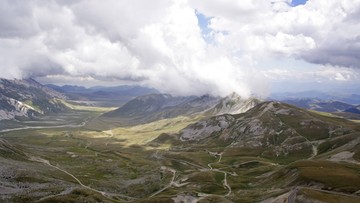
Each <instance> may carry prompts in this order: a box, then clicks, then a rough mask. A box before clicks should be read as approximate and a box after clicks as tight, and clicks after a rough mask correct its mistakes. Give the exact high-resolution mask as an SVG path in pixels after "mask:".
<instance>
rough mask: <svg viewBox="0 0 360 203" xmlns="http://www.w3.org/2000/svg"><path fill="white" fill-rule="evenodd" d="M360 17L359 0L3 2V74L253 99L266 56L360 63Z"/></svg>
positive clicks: (262, 84) (260, 87)
mask: <svg viewBox="0 0 360 203" xmlns="http://www.w3.org/2000/svg"><path fill="white" fill-rule="evenodd" d="M199 13H201V14H202V15H204V16H206V17H207V18H206V19H209V22H208V25H207V26H208V27H207V29H209V33H208V35H209V36H207V37H206V40H205V39H204V36H202V29H204V28H202V27H201V25H200V26H199V22H198V18H197V15H196V14H199ZM359 15H360V1H359V0H339V1H331V2H328V1H325V0H316V1H312V0H310V1H308V2H307V3H306V4H305V5H301V6H297V7H291V1H289V0H271V1H269V0H257V1H253V0H243V1H232V0H211V1H206V2H204V1H200V0H191V1H188V0H171V1H169V0H152V1H142V0H133V1H125V0H104V1H96V0H77V1H69V0H54V1H40V0H28V1H26V2H23V1H17V0H1V1H0V62H1V66H2V67H1V70H4V71H1V73H0V76H1V77H7V78H12V77H43V78H47V81H50V80H51V79H54V80H55V79H56V80H61V78H64V80H69V78H71V77H73V78H87V79H86V80H87V81H88V80H94V81H95V80H112V81H122V82H123V81H129V82H131V83H134V82H135V83H137V84H142V85H147V86H151V87H154V88H157V89H159V90H160V91H163V92H169V93H173V94H179V95H189V94H206V93H209V94H215V95H226V94H229V93H231V92H232V91H236V92H238V93H239V94H241V95H242V96H245V97H246V96H249V95H251V94H252V93H261V94H263V93H266V91H267V89H266V87H267V85H266V78H269V77H266V76H268V75H269V74H270V72H269V73H268V75H266V74H264V72H260V71H259V70H258V65H257V64H259V63H261V61H262V60H263V59H264V58H268V57H273V58H279V59H281V58H297V59H303V60H305V61H308V62H309V63H317V64H324V65H327V66H330V67H334V70H337V69H338V68H337V67H350V68H359V67H360V61H359V60H360V56H359V53H360V50H359V49H360V46H359V43H360V42H359V35H358V33H360V30H359V29H360V26H359V23H360V22H359V20H358V19H359V18H358V17H359ZM290 68H291V67H290ZM349 70H355V69H349ZM263 75H265V76H263ZM336 78H337V80H339V81H341V80H347V76H346V75H338V76H337V77H335V80H336Z"/></svg>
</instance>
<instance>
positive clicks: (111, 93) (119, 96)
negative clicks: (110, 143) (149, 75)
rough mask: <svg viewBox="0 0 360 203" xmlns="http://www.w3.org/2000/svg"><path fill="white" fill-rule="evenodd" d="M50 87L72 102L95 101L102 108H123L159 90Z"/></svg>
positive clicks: (132, 87)
mask: <svg viewBox="0 0 360 203" xmlns="http://www.w3.org/2000/svg"><path fill="white" fill-rule="evenodd" d="M47 86H48V87H50V88H52V89H54V90H56V91H59V92H62V93H64V94H66V95H67V96H68V97H69V98H70V99H71V100H80V101H94V102H96V104H97V105H100V106H121V105H123V104H124V103H126V102H128V101H130V100H131V99H133V98H134V97H137V96H141V95H147V94H153V93H158V91H157V90H155V89H152V88H147V87H141V86H129V85H123V86H116V87H103V86H96V87H90V88H86V87H82V86H76V85H64V86H57V85H53V84H48V85H47Z"/></svg>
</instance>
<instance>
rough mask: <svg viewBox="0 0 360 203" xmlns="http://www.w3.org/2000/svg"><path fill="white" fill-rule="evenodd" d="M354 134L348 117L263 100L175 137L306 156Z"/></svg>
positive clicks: (266, 153) (275, 154) (355, 130)
mask: <svg viewBox="0 0 360 203" xmlns="http://www.w3.org/2000/svg"><path fill="white" fill-rule="evenodd" d="M355 134H356V135H358V136H360V134H359V126H357V125H356V124H355V123H352V122H351V121H348V120H345V119H342V118H339V117H326V116H322V115H320V114H317V113H314V112H310V111H307V110H304V109H300V108H297V107H295V106H291V105H288V104H285V103H280V102H264V103H260V104H259V105H257V106H255V107H254V108H252V109H250V110H249V111H247V112H246V113H243V114H238V115H230V114H225V115H219V116H215V117H212V118H210V119H206V120H203V121H199V122H197V123H194V124H191V125H189V126H188V127H187V128H185V129H183V130H182V131H180V134H179V135H178V139H179V140H180V141H182V142H188V143H197V144H201V143H207V144H210V145H211V144H219V143H222V144H223V145H226V146H227V147H230V148H248V149H253V150H259V151H261V153H260V154H259V155H264V156H269V157H272V156H273V157H278V156H283V157H286V156H288V155H289V154H290V155H291V154H292V155H294V156H300V157H303V158H306V157H307V158H308V157H311V156H315V155H317V153H318V151H319V150H321V148H322V147H324V146H323V145H324V143H327V142H333V141H334V140H337V139H338V138H339V137H343V138H344V137H347V136H349V137H353V135H355ZM349 139H350V138H349ZM359 139H360V138H359ZM334 142H335V141H334ZM359 143H360V142H359ZM342 144H345V143H342ZM337 145H338V146H340V145H341V143H340V142H339V143H338V144H337ZM319 148H320V149H319ZM359 155H360V154H359ZM298 158H299V157H298Z"/></svg>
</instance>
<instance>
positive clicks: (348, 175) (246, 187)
mask: <svg viewBox="0 0 360 203" xmlns="http://www.w3.org/2000/svg"><path fill="white" fill-rule="evenodd" d="M99 113H101V111H97V112H96V111H89V110H87V111H85V110H74V111H73V112H71V113H68V114H64V115H54V116H53V117H48V118H44V120H42V121H39V122H38V123H36V122H32V123H31V122H28V123H22V124H21V125H18V126H15V127H14V128H13V129H2V130H1V131H0V152H1V156H0V200H1V202H39V203H40V202H175V203H178V202H179V203H180V202H249V203H250V202H263V203H267V202H289V203H291V202H315V201H319V202H349V203H351V202H354V203H355V202H360V196H359V195H360V163H359V162H358V160H356V159H353V158H352V156H350V155H353V152H350V151H346V150H341V149H338V153H337V154H334V153H328V154H326V153H323V152H322V151H321V150H320V151H319V149H318V145H319V143H316V142H311V143H312V151H311V152H310V154H306V155H304V157H298V158H296V157H295V158H287V157H269V156H262V155H261V151H259V150H260V149H250V148H233V147H232V146H230V145H225V144H224V145H221V143H220V144H218V145H213V144H209V143H196V144H184V143H181V142H180V143H176V144H175V143H174V142H154V140H155V139H156V138H157V139H159V138H160V137H158V136H159V135H160V134H164V133H175V132H178V131H179V130H180V129H182V128H184V127H186V126H187V125H188V124H190V123H193V122H195V121H197V120H199V119H201V117H177V118H174V119H167V120H160V121H155V122H152V123H149V124H144V125H139V126H134V127H127V128H115V129H111V130H106V131H100V130H98V131H96V130H90V129H88V128H86V122H87V121H88V120H90V119H91V118H93V117H96V116H97V115H99ZM45 121H47V122H45ZM349 153H350V155H349Z"/></svg>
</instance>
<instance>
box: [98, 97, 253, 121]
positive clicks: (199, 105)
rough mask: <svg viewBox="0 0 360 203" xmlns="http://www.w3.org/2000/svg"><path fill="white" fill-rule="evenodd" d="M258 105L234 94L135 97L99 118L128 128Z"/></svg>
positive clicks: (239, 111) (250, 99)
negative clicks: (163, 120)
mask: <svg viewBox="0 0 360 203" xmlns="http://www.w3.org/2000/svg"><path fill="white" fill-rule="evenodd" d="M259 102H260V101H259V100H257V99H255V98H249V99H244V98H241V97H240V96H239V95H237V94H236V93H232V94H231V95H229V96H227V97H224V98H219V97H212V96H209V95H204V96H200V97H198V96H188V97H173V96H171V95H169V94H151V95H145V96H139V97H137V98H135V99H133V100H131V101H129V102H128V103H126V104H125V105H123V106H122V107H120V108H118V109H116V110H114V111H111V112H108V113H105V114H104V115H102V116H101V117H99V119H100V120H102V121H104V122H117V125H118V126H128V125H135V124H141V123H148V122H152V121H156V120H161V119H168V118H174V117H177V116H196V115H198V116H202V117H211V116H215V115H222V114H238V113H242V112H245V111H247V110H249V109H250V108H252V107H254V106H255V105H256V104H258V103H259Z"/></svg>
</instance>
